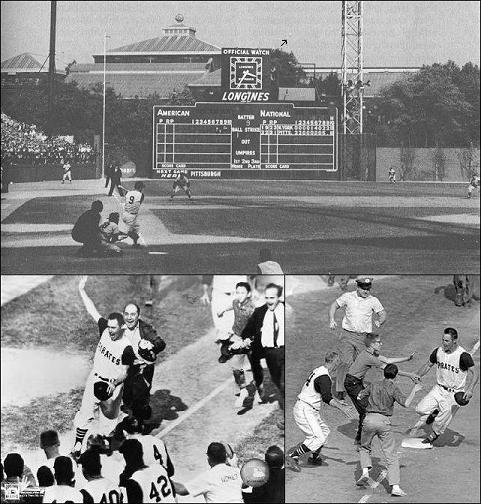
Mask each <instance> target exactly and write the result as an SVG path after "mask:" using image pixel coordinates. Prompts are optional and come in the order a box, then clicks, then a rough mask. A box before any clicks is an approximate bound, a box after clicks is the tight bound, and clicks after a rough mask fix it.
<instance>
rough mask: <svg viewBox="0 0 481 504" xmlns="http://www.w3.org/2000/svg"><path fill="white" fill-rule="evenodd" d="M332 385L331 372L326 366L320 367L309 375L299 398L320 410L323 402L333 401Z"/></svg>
mask: <svg viewBox="0 0 481 504" xmlns="http://www.w3.org/2000/svg"><path fill="white" fill-rule="evenodd" d="M331 385H332V381H331V377H330V376H329V371H328V370H327V368H326V367H325V366H319V367H317V368H316V369H314V370H313V371H312V373H311V374H310V375H309V378H308V379H307V381H306V382H305V383H304V385H303V386H302V389H301V392H300V393H299V395H298V396H297V398H298V399H300V400H301V401H303V402H305V403H307V404H310V405H311V406H312V407H313V408H315V409H317V410H319V409H320V407H321V404H322V402H325V403H329V402H330V400H331V399H332V395H331V392H330V387H331Z"/></svg>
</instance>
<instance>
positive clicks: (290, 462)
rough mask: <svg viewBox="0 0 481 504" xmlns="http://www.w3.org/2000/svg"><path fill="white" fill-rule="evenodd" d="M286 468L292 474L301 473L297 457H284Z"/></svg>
mask: <svg viewBox="0 0 481 504" xmlns="http://www.w3.org/2000/svg"><path fill="white" fill-rule="evenodd" d="M286 467H287V468H288V469H290V470H291V471H294V472H301V466H300V465H299V457H292V456H291V455H288V456H287V457H286Z"/></svg>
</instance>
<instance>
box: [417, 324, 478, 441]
mask: <svg viewBox="0 0 481 504" xmlns="http://www.w3.org/2000/svg"><path fill="white" fill-rule="evenodd" d="M435 364H436V381H437V384H436V385H434V387H433V388H432V389H431V390H430V391H429V392H428V394H427V395H426V396H425V397H424V398H423V399H421V401H419V403H418V405H417V406H416V413H418V414H419V415H421V418H420V419H419V421H418V422H417V423H416V425H415V426H414V427H413V428H412V429H411V433H412V434H414V433H415V432H416V430H417V429H418V428H419V427H421V426H422V425H423V424H424V423H426V424H427V425H430V424H432V432H431V434H429V436H428V437H426V438H425V439H424V440H423V443H424V444H429V445H431V446H432V443H433V442H434V441H435V440H436V439H437V438H438V437H439V436H440V435H441V434H442V433H443V432H444V431H445V430H446V428H447V426H448V425H449V424H450V422H451V420H452V419H453V418H454V415H455V414H456V413H457V411H458V409H459V404H458V402H457V400H456V397H455V395H457V393H458V392H462V393H463V394H462V399H463V400H464V401H469V400H470V399H471V397H472V396H473V390H474V387H475V386H476V384H477V383H478V379H479V372H478V370H477V369H476V368H475V367H474V362H473V358H472V357H471V355H469V353H468V352H466V350H465V349H464V348H463V347H462V346H460V345H459V343H458V332H457V331H456V329H454V328H452V327H447V328H446V329H444V334H443V338H442V345H441V346H440V347H437V348H435V349H434V350H433V351H432V353H431V355H430V356H429V359H428V361H427V362H426V364H424V366H423V367H422V368H421V369H420V370H419V371H418V373H417V374H418V376H419V377H420V378H422V377H423V376H424V375H425V374H426V373H427V372H428V371H429V370H430V369H431V368H432V367H433V366H434V365H435ZM468 376H469V381H468V380H467V377H468Z"/></svg>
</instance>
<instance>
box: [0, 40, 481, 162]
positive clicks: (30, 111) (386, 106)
mask: <svg viewBox="0 0 481 504" xmlns="http://www.w3.org/2000/svg"><path fill="white" fill-rule="evenodd" d="M272 61H273V65H274V66H275V67H276V75H275V80H276V84H278V86H280V87H294V86H315V87H316V91H317V92H316V95H317V97H318V100H319V101H318V102H317V103H313V105H319V104H320V103H323V104H326V103H329V102H331V103H334V104H335V105H336V106H338V108H339V110H342V106H341V104H342V99H341V86H340V81H339V77H338V75H337V74H334V73H332V74H330V75H328V76H326V77H325V78H324V79H322V78H316V79H312V78H308V77H306V74H305V73H304V71H303V70H302V68H301V67H300V65H299V63H298V61H297V59H296V58H295V56H294V55H293V54H292V53H286V52H283V51H280V50H278V49H276V50H274V51H273V53H272ZM366 89H367V88H366ZM479 96H480V72H479V67H478V66H477V65H474V64H472V63H466V64H465V65H464V66H463V67H459V66H458V65H456V64H455V63H454V62H452V61H448V63H446V64H437V63H436V64H434V65H430V66H428V65H426V66H423V67H422V68H421V70H419V71H418V72H416V73H414V74H410V75H408V76H406V77H404V78H403V79H401V80H399V81H397V82H395V83H393V84H391V85H389V86H387V87H386V88H385V89H383V90H382V92H381V96H379V97H376V98H371V99H366V100H365V106H366V110H365V114H364V117H365V127H364V130H365V132H366V133H374V134H376V138H377V146H378V147H438V148H443V147H458V148H462V147H470V146H471V147H472V146H474V147H478V146H479V139H480V137H479V135H480V133H479V126H480V125H479V115H480V107H479ZM47 97H48V89H47V87H46V84H43V85H40V86H37V87H23V88H22V87H20V88H18V89H16V90H15V92H5V93H3V92H2V98H1V104H2V111H3V112H4V113H6V114H8V115H9V116H11V117H12V118H14V119H16V120H18V121H21V122H25V123H29V124H30V123H34V124H36V125H38V127H39V128H40V129H43V130H46V129H47V103H48V99H47ZM102 100H103V87H102V84H97V85H96V86H94V87H93V88H92V89H90V90H85V89H81V88H78V87H77V85H76V84H75V83H68V84H67V83H65V82H58V83H57V86H56V104H55V113H54V119H53V121H52V124H53V125H54V129H53V131H52V132H51V133H52V135H74V137H75V140H76V141H77V142H88V143H92V138H93V136H94V135H101V133H102ZM194 101H195V100H194V97H193V96H192V94H191V93H190V91H189V90H188V89H187V88H186V89H185V90H183V91H181V92H177V93H173V94H172V95H171V97H170V99H169V100H167V101H165V100H160V98H159V96H157V95H151V96H149V97H147V98H143V99H140V98H134V99H129V100H124V99H122V97H121V95H117V94H115V92H114V91H113V89H107V93H106V110H107V114H106V139H107V141H108V146H107V149H108V151H109V152H110V151H111V150H112V149H113V148H114V147H115V148H116V149H117V150H118V151H119V152H122V153H123V154H124V155H125V156H126V157H128V158H130V159H132V160H133V161H134V162H135V163H137V165H138V167H139V168H140V167H142V166H145V167H148V166H149V165H150V163H151V152H152V148H151V141H152V140H151V136H152V132H151V128H152V106H153V105H158V104H160V103H163V104H166V105H168V104H169V105H191V104H193V103H194Z"/></svg>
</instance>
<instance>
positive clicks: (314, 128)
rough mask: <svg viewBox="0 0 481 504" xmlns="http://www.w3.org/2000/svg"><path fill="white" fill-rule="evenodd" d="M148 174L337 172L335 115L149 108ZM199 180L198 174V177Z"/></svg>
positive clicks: (285, 108)
mask: <svg viewBox="0 0 481 504" xmlns="http://www.w3.org/2000/svg"><path fill="white" fill-rule="evenodd" d="M153 139H154V141H153V170H154V173H156V174H157V175H158V176H160V177H162V178H164V177H166V176H168V175H166V174H169V173H174V172H175V171H176V170H182V171H191V170H194V171H195V172H199V173H200V172H204V171H207V170H208V171H214V172H215V173H216V175H215V176H218V175H217V174H218V173H219V172H221V171H222V170H321V171H326V172H334V171H337V111H336V109H328V108H321V107H295V106H294V105H293V104H292V103H265V104H260V103H213V102H210V103H196V104H195V105H194V106H155V107H154V109H153ZM199 176H200V175H199Z"/></svg>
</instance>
